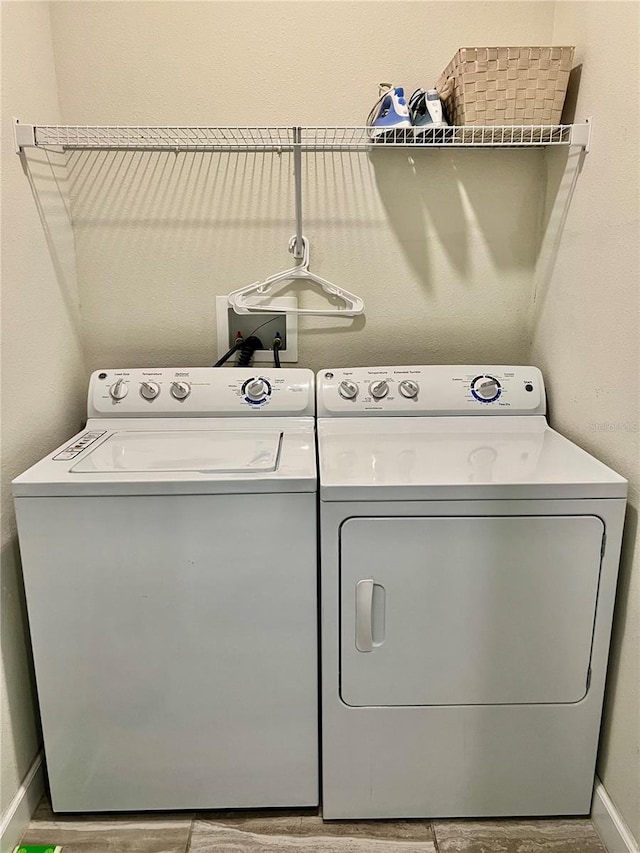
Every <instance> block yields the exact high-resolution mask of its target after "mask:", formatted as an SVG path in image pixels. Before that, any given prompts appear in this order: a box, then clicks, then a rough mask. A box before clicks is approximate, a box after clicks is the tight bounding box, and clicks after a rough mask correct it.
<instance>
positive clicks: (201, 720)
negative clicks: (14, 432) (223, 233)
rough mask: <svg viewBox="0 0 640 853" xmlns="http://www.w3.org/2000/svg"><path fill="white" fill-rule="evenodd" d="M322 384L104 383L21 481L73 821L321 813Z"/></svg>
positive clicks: (50, 765) (25, 552)
mask: <svg viewBox="0 0 640 853" xmlns="http://www.w3.org/2000/svg"><path fill="white" fill-rule="evenodd" d="M314 403H315V401H314V377H313V374H312V373H311V371H308V370H298V369H293V370H291V369H282V370H273V369H266V370H265V369H261V371H260V372H259V373H258V374H256V373H254V372H253V369H235V368H233V369H225V370H221V369H210V368H196V369H184V370H176V369H159V370H103V371H97V372H96V373H94V374H93V375H92V376H91V380H90V387H89V420H88V422H87V426H86V429H84V430H83V431H82V432H81V433H79V434H78V435H76V436H75V437H74V438H73V439H72V440H71V441H70V442H67V443H66V444H65V445H64V446H63V447H60V448H58V449H57V450H55V451H54V452H53V453H51V454H50V455H48V456H47V457H46V458H45V459H43V460H42V461H41V462H39V463H38V464H36V465H34V466H33V467H32V468H30V469H29V470H28V471H27V472H26V473H24V474H23V475H22V476H20V477H18V478H17V479H16V480H15V481H14V495H15V505H16V514H17V520H18V530H19V538H20V549H21V554H22V561H23V570H24V583H25V589H26V600H27V608H28V615H29V625H30V630H31V638H32V644H33V653H34V661H35V671H36V681H37V689H38V697H39V701H40V710H41V715H42V726H43V731H44V743H45V752H46V760H47V769H48V775H49V781H50V785H51V795H52V800H53V807H54V809H55V810H56V811H62V812H75V811H86V812H89V811H105V810H108V811H117V810H136V811H142V810H146V809H212V808H247V807H258V806H310V805H316V804H317V803H318V773H319V771H318V714H317V705H318V697H317V615H316V614H317V541H316V540H317V536H316V516H317V506H316V502H317V472H316V453H315V437H314V417H313V415H314Z"/></svg>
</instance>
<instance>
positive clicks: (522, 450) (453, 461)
mask: <svg viewBox="0 0 640 853" xmlns="http://www.w3.org/2000/svg"><path fill="white" fill-rule="evenodd" d="M318 452H319V457H320V494H321V498H322V500H325V501H333V500H336V501H340V500H375V501H377V500H454V499H455V500H464V499H479V498H520V499H522V498H535V497H539V498H569V497H577V498H596V497H605V498H611V497H625V495H626V493H627V481H626V480H625V479H624V478H623V477H620V476H619V475H618V474H616V473H615V471H612V470H611V469H610V468H607V466H606V465H603V464H602V463H601V462H599V461H598V460H597V459H595V458H594V457H593V456H591V455H589V454H588V453H586V452H585V451H584V450H582V449H581V448H580V447H578V446H577V445H575V444H573V443H572V442H571V441H569V440H568V439H566V438H564V437H563V436H561V435H559V434H558V433H557V432H555V431H554V430H552V429H550V428H549V426H548V425H547V422H546V420H545V418H544V417H539V416H525V417H517V416H516V417H510V418H500V419H499V420H498V419H495V418H478V417H476V418H471V417H468V418H465V417H462V418H461V417H457V418H453V417H451V418H450V417H430V418H426V417H425V418H388V417H387V418H384V419H383V418H367V419H365V418H349V419H347V418H343V419H338V418H335V419H328V418H327V419H320V420H319V421H318Z"/></svg>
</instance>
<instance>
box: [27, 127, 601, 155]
mask: <svg viewBox="0 0 640 853" xmlns="http://www.w3.org/2000/svg"><path fill="white" fill-rule="evenodd" d="M590 131H591V124H590V123H588V122H587V123H585V124H573V125H571V124H558V125H509V126H485V127H480V126H478V127H475V126H473V127H471V126H466V127H446V128H427V129H426V130H425V131H424V132H421V133H419V134H417V133H415V131H414V128H406V129H403V130H396V131H394V132H393V133H387V134H385V135H384V136H378V137H375V138H372V129H371V128H370V127H187V126H182V125H178V126H175V127H149V126H125V125H112V126H109V125H28V124H22V123H20V122H19V121H18V120H17V119H14V135H15V142H16V151H18V152H19V151H21V150H22V149H24V148H28V147H43V148H44V147H56V148H63V149H69V150H83V149H84V150H146V151H149V150H151V151H292V150H293V149H294V147H295V146H300V148H301V149H302V150H303V151H354V150H360V151H372V150H375V149H385V148H413V149H415V148H530V147H540V146H557V145H575V146H580V147H581V148H583V149H585V150H588V145H589V138H590Z"/></svg>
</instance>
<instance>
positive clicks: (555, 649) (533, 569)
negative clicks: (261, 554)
mask: <svg viewBox="0 0 640 853" xmlns="http://www.w3.org/2000/svg"><path fill="white" fill-rule="evenodd" d="M603 532H604V525H603V523H602V521H601V520H600V519H599V518H597V517H595V516H524V517H523V516H505V517H456V518H354V519H349V520H348V521H346V522H345V523H344V524H343V526H342V532H341V557H340V560H341V567H340V574H341V629H340V630H341V696H342V699H343V701H344V702H346V703H347V704H348V705H354V706H367V705H369V706H372V705H374V706H375V705H485V704H521V703H526V704H530V703H535V704H539V703H558V702H560V703H566V702H578V701H580V699H582V698H583V697H584V695H585V693H586V691H587V685H588V670H589V663H590V656H591V638H592V632H593V623H594V617H595V607H596V599H597V592H598V579H599V574H600V550H601V544H602V536H603Z"/></svg>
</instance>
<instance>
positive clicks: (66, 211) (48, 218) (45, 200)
mask: <svg viewBox="0 0 640 853" xmlns="http://www.w3.org/2000/svg"><path fill="white" fill-rule="evenodd" d="M28 152H29V153H28V154H27V152H26V151H24V150H23V151H21V152H20V162H21V165H22V170H23V172H24V174H25V175H26V177H27V180H28V181H29V187H30V189H31V194H32V196H33V200H34V202H35V206H36V210H37V211H38V216H39V218H40V222H41V224H42V230H43V233H44V235H45V239H46V241H47V247H48V249H49V255H50V257H51V262H52V264H53V268H54V271H55V275H56V279H57V282H58V286H59V289H60V294H61V296H62V299H63V301H64V305H65V308H66V311H67V315H68V317H69V321H70V325H71V328H72V329H73V332H74V334H75V336H76V339H77V340H78V341H79V340H80V338H81V335H82V329H81V322H80V306H79V304H78V297H77V286H76V270H75V247H74V243H73V231H72V229H71V228H69V225H70V224H71V222H72V216H71V210H70V202H69V186H68V173H67V155H65V154H63V153H61V152H59V151H49V150H47V149H35V148H33V149H28Z"/></svg>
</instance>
